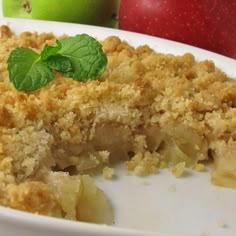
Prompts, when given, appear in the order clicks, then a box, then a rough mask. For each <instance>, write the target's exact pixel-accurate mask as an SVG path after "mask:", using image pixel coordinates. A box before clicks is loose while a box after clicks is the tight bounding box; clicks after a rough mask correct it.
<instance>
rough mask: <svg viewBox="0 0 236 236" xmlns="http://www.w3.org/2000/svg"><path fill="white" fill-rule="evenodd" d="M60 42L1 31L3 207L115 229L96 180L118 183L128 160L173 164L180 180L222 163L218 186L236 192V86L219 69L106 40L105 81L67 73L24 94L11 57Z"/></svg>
mask: <svg viewBox="0 0 236 236" xmlns="http://www.w3.org/2000/svg"><path fill="white" fill-rule="evenodd" d="M55 40H56V38H55V36H54V35H52V34H49V33H43V34H38V33H30V32H24V33H22V34H20V35H15V34H14V33H12V32H11V30H10V29H9V28H8V27H7V26H2V27H1V38H0V51H1V55H0V90H1V91H2V92H1V93H0V97H1V99H0V203H1V205H4V206H8V207H12V208H15V209H20V210H25V211H29V212H38V213H40V214H44V215H50V216H55V217H62V218H66V219H72V220H81V221H87V222H95V223H106V224H111V223H112V220H113V212H112V208H111V204H110V202H111V201H112V199H108V198H107V197H106V196H105V194H104V193H103V192H102V190H100V189H98V188H97V187H96V185H95V183H94V182H93V179H92V178H91V177H89V176H94V175H97V174H101V173H102V172H103V173H104V176H106V177H107V178H112V176H113V172H112V168H115V166H116V164H117V163H120V162H122V163H124V168H126V169H128V170H129V171H133V172H134V173H135V174H136V175H139V176H145V175H149V174H155V173H156V172H157V169H158V168H163V167H171V168H172V173H174V175H175V176H177V177H178V176H180V175H181V174H182V172H183V168H186V167H188V168H192V167H195V166H196V165H198V163H199V162H201V161H206V160H209V159H211V158H213V162H214V167H213V172H212V182H213V183H214V184H218V185H223V186H229V187H235V186H236V184H235V183H236V176H235V170H236V159H235V150H236V148H235V140H236V129H235V127H236V119H235V116H236V108H235V107H236V93H235V91H236V82H235V80H233V79H230V78H229V77H227V76H226V74H225V73H223V72H222V71H220V70H219V69H217V68H216V67H215V65H214V64H213V62H210V61H202V62H196V61H195V59H194V57H193V55H191V54H189V53H187V54H185V55H183V56H174V55H170V54H168V55H165V54H161V53H157V52H154V51H153V50H152V49H151V48H149V47H148V46H140V47H138V48H133V47H132V46H130V45H129V44H128V43H127V42H123V41H121V40H120V39H119V38H117V37H114V36H112V37H108V38H107V39H105V40H104V41H102V42H101V43H102V45H103V49H104V52H105V53H106V55H107V58H108V65H107V69H106V71H105V73H104V74H103V75H102V76H101V78H99V80H98V81H88V82H86V83H80V82H77V81H73V80H70V79H68V78H65V77H63V76H62V75H61V74H59V73H57V74H56V76H55V77H56V78H55V79H54V80H53V81H51V82H50V83H49V84H47V86H45V87H43V88H42V89H40V90H37V91H35V92H31V93H25V92H21V91H17V90H15V89H14V88H13V87H12V85H11V84H10V82H9V79H8V73H7V70H6V60H7V57H8V55H9V52H10V51H11V50H12V49H14V48H15V47H19V46H24V47H30V48H32V49H34V50H36V51H37V50H40V49H41V48H42V47H43V45H44V44H45V43H49V44H53V43H54V42H55ZM198 169H201V168H200V165H199V166H198Z"/></svg>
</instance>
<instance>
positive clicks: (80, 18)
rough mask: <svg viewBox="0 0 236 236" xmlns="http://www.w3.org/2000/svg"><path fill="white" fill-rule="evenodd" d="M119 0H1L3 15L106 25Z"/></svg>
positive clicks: (115, 10) (117, 6)
mask: <svg viewBox="0 0 236 236" xmlns="http://www.w3.org/2000/svg"><path fill="white" fill-rule="evenodd" d="M119 2H120V1H119V0H63V1H58V0H47V1H45V0H2V10H3V16H5V17H14V18H26V19H38V20H53V21H64V22H73V23H81V24H90V25H100V26H108V25H109V24H110V22H111V20H112V19H113V17H114V15H115V14H117V11H118V9H119Z"/></svg>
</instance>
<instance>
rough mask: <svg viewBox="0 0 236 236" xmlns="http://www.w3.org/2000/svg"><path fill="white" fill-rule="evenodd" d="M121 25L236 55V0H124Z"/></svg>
mask: <svg viewBox="0 0 236 236" xmlns="http://www.w3.org/2000/svg"><path fill="white" fill-rule="evenodd" d="M119 28H120V29H124V30H129V31H135V32H140V33H145V34H150V35H154V36H158V37H162V38H167V39H171V40H175V41H179V42H183V43H186V44H190V45H194V46H197V47H200V48H204V49H207V50H210V51H214V52H217V53H220V54H223V55H225V56H228V57H232V58H236V1H235V0H122V1H121V5H120V12H119Z"/></svg>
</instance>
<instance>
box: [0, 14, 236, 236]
mask: <svg viewBox="0 0 236 236" xmlns="http://www.w3.org/2000/svg"><path fill="white" fill-rule="evenodd" d="M2 24H8V25H10V27H11V28H12V29H13V30H14V31H15V32H16V33H19V32H22V31H25V30H30V31H38V32H54V33H55V34H57V35H60V34H63V33H67V34H69V35H75V34H80V33H87V34H90V35H92V36H94V37H97V38H99V39H103V38H105V37H107V36H109V35H117V36H119V37H120V38H122V39H125V40H126V41H128V42H129V43H130V44H132V45H134V46H138V45H142V44H148V45H150V46H151V47H153V48H154V49H156V50H157V51H160V52H165V53H173V54H178V55H180V54H183V53H185V52H192V53H193V54H194V55H195V56H196V58H197V60H202V59H211V60H213V61H214V62H215V63H216V65H217V66H218V67H219V68H221V69H222V70H224V71H225V72H226V73H227V74H228V75H230V76H232V77H235V78H236V60H233V59H230V58H227V57H224V56H221V55H218V54H215V53H211V52H208V51H205V50H201V49H198V48H195V47H191V46H187V45H184V44H181V43H176V42H172V41H168V40H163V39H160V38H155V37H151V36H147V35H142V34H136V33H131V32H125V31H120V30H114V29H108V28H101V27H95V26H86V25H79V24H67V23H55V22H44V21H29V20H15V19H0V25H2ZM96 182H97V184H98V186H100V187H101V188H102V189H103V190H104V191H105V193H106V194H107V196H108V197H109V199H110V200H111V201H112V204H113V206H114V211H115V223H114V225H113V226H99V225H94V224H87V223H80V222H71V221H66V220H60V219H54V218H50V217H44V216H37V215H32V214H28V213H23V212H19V211H15V210H11V209H6V208H3V207H1V208H0V235H4V236H10V235H18V236H27V235H30V236H41V235H47V236H63V235H68V236H74V235H85V236H92V235H94V236H95V235H96V236H98V235H103V236H110V235H114V236H115V235H117V236H118V235H122V236H131V235H145V236H146V235H149V234H150V235H157V236H164V235H165V236H174V235H188V236H190V235H193V236H195V235H196V236H200V235H201V234H202V233H206V235H207V236H220V235H226V236H235V235H236V211H235V210H236V201H235V199H236V190H235V189H227V188H222V187H217V186H213V185H211V183H210V175H209V173H207V172H206V173H194V172H191V171H190V172H189V175H188V176H187V177H183V178H180V179H176V178H175V177H173V176H172V175H171V174H170V173H169V172H168V171H164V170H163V171H161V172H160V173H159V174H156V175H152V176H149V177H147V178H139V177H135V176H132V175H131V176H127V175H124V172H123V170H122V167H118V171H117V178H116V180H112V181H107V180H103V179H102V178H101V177H98V178H97V179H96ZM173 190H175V191H173ZM222 223H224V224H225V227H220V226H221V224H222Z"/></svg>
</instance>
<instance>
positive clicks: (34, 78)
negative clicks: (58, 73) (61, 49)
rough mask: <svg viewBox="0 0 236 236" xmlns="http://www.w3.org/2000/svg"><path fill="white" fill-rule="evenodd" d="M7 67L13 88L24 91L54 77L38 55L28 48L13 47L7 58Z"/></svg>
mask: <svg viewBox="0 0 236 236" xmlns="http://www.w3.org/2000/svg"><path fill="white" fill-rule="evenodd" d="M7 69H8V72H9V78H10V81H11V82H12V83H13V85H14V86H15V88H16V89H18V90H24V91H26V92H30V91H34V90H37V89H39V88H41V87H43V86H44V85H46V84H47V83H48V82H49V81H51V80H52V79H53V77H54V74H53V73H52V71H51V70H50V69H49V68H48V67H47V66H45V65H44V64H43V63H42V61H41V60H40V55H39V54H38V53H36V52H34V51H33V50H32V49H29V48H16V49H14V50H13V51H12V52H11V53H10V55H9V58H8V60H7Z"/></svg>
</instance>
